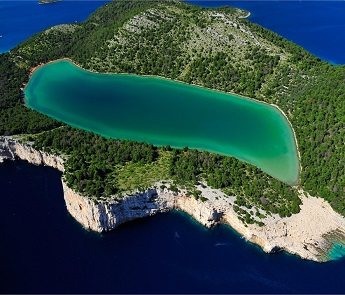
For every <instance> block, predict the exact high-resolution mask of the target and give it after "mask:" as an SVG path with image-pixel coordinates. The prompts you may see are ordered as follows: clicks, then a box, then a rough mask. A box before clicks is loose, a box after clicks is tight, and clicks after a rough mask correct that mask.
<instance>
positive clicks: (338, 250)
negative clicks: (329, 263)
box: [328, 243, 345, 260]
mask: <svg viewBox="0 0 345 295" xmlns="http://www.w3.org/2000/svg"><path fill="white" fill-rule="evenodd" d="M328 256H329V257H330V258H331V259H332V260H338V259H341V258H343V257H344V256H345V247H344V244H341V243H333V247H332V249H331V250H330V251H329V252H328Z"/></svg>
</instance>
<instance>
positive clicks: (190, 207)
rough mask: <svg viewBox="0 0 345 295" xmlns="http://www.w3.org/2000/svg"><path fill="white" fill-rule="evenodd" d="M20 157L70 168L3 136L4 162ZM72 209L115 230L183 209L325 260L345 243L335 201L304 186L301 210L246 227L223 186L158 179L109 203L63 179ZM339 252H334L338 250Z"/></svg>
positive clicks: (88, 225) (266, 245) (264, 242)
mask: <svg viewBox="0 0 345 295" xmlns="http://www.w3.org/2000/svg"><path fill="white" fill-rule="evenodd" d="M16 158H20V159H22V160H26V161H28V162H29V163H32V164H35V165H47V166H51V167H53V168H56V169H58V170H60V171H63V170H64V167H63V162H64V158H63V157H61V156H56V155H51V154H48V153H45V152H42V151H37V150H35V149H33V148H32V147H31V146H30V145H27V144H22V143H20V142H18V141H16V140H13V138H12V137H0V163H1V162H3V161H4V160H6V159H16ZM62 184H63V192H64V199H65V202H66V206H67V210H68V211H69V213H70V214H71V215H72V216H73V217H74V218H75V219H76V220H77V221H78V222H79V223H81V224H82V226H83V227H84V228H85V229H88V230H93V231H97V232H103V231H110V230H113V229H115V228H116V227H117V226H119V225H121V224H122V223H125V222H127V221H130V220H133V219H137V218H142V217H147V216H151V215H155V214H157V213H161V212H167V211H169V210H181V211H184V212H186V213H187V214H189V215H191V216H192V217H193V218H194V219H195V220H197V221H198V222H199V223H201V224H202V225H204V226H206V227H212V226H215V225H217V224H218V223H223V224H228V225H230V226H231V227H232V228H233V229H234V230H236V231H237V232H238V233H239V234H241V235H242V236H243V237H244V238H245V239H246V240H248V241H250V242H252V243H254V244H257V245H259V246H260V247H261V248H262V249H263V250H264V251H265V252H267V253H275V252H278V251H281V250H284V251H286V252H289V253H291V254H296V255H299V256H300V257H301V258H303V259H308V260H314V261H318V262H324V261H328V260H331V259H332V257H331V256H333V254H332V253H333V252H334V251H333V250H334V248H335V245H336V246H339V245H340V244H343V245H344V241H345V218H344V217H342V216H341V215H340V214H338V213H336V212H335V211H334V210H333V209H332V208H331V206H330V205H329V203H327V202H326V201H325V200H323V199H320V198H315V197H312V196H309V195H307V194H306V193H305V192H303V191H302V190H300V198H301V200H302V203H303V204H302V205H301V211H300V212H299V213H298V214H294V215H292V216H291V217H285V218H280V217H279V215H272V216H269V217H266V218H265V219H262V221H263V222H264V223H265V225H264V226H262V227H260V226H258V225H256V224H249V225H247V226H245V225H244V224H243V223H242V222H241V221H240V220H239V219H238V216H237V213H236V212H235V211H234V210H233V204H234V200H235V199H236V197H235V196H233V197H228V196H226V195H225V194H224V193H222V192H221V191H220V190H217V189H212V188H210V187H207V186H206V187H204V186H201V185H200V186H198V187H197V189H199V190H200V191H201V192H202V196H203V197H205V198H207V200H206V201H201V200H200V199H198V200H196V199H195V198H193V197H188V196H187V195H186V192H185V191H184V190H181V191H180V192H179V193H175V192H172V191H170V190H169V189H168V188H164V189H161V188H160V183H156V184H155V185H153V186H152V188H151V189H149V190H147V191H144V192H138V191H134V192H132V193H131V194H128V195H127V196H125V197H123V198H122V199H121V200H119V199H116V198H115V197H114V198H113V199H111V200H108V201H107V202H101V203H98V204H96V203H94V202H93V201H92V200H90V199H89V198H86V197H84V196H82V195H80V194H79V193H77V192H75V191H74V190H72V189H71V188H69V187H68V186H67V185H66V183H65V182H64V181H63V180H62ZM332 251H333V252H332Z"/></svg>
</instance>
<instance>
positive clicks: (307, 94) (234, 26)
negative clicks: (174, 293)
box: [0, 1, 345, 261]
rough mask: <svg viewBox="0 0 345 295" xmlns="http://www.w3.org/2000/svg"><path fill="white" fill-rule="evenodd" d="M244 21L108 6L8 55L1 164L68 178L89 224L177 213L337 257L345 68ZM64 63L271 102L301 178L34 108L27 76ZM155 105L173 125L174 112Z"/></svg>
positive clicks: (157, 5)
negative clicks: (286, 178)
mask: <svg viewBox="0 0 345 295" xmlns="http://www.w3.org/2000/svg"><path fill="white" fill-rule="evenodd" d="M247 15H248V13H247V12H246V11H243V10H240V9H235V8H231V7H220V8H217V9H214V8H208V9H206V8H200V7H197V6H193V5H189V4H185V3H183V2H179V1H152V2H151V1H131V2H123V1H114V2H112V3H107V4H106V5H104V6H103V7H101V8H100V9H98V10H97V11H96V12H95V13H94V14H92V15H91V16H90V17H89V19H88V20H87V21H86V22H84V23H80V24H69V25H59V26H55V27H52V28H50V29H48V30H46V31H43V32H42V33H40V34H37V35H35V36H33V37H31V38H30V39H28V40H26V41H25V42H23V43H22V44H20V45H19V46H17V47H16V48H14V49H13V50H11V51H10V52H9V53H6V54H2V55H0V68H1V71H0V73H1V74H0V83H1V85H3V87H2V88H1V93H0V103H1V112H0V120H1V122H2V124H1V125H0V134H2V135H3V136H2V138H1V141H0V159H1V160H5V159H15V158H16V157H19V158H21V159H26V160H28V161H29V162H30V163H33V164H37V165H39V164H44V165H49V166H52V167H55V168H57V169H59V170H61V171H63V179H62V181H63V187H64V197H65V201H66V205H67V209H68V210H69V212H70V213H71V215H72V216H74V217H75V218H76V219H77V220H78V221H79V222H80V223H81V224H83V226H84V227H85V228H87V229H91V230H95V231H107V230H111V229H113V228H115V227H117V226H118V225H120V224H122V223H123V222H126V221H128V220H132V219H135V218H139V217H145V216H150V215H153V214H156V213H159V212H165V211H168V210H172V209H178V210H183V211H185V212H187V213H189V214H190V215H192V216H193V217H194V218H195V219H197V220H198V221H199V222H200V223H202V224H203V225H205V226H213V225H215V224H217V223H219V222H222V223H226V224H229V225H230V226H232V227H233V228H234V229H235V230H236V231H238V232H239V233H241V234H242V235H243V236H244V237H245V238H246V239H247V240H249V241H251V242H253V243H256V244H258V245H260V246H261V247H262V248H263V249H264V250H265V251H266V252H269V253H272V252H276V251H279V250H286V251H288V252H290V253H293V254H297V255H299V256H301V257H303V258H306V259H311V260H315V261H327V260H329V259H332V255H331V254H330V253H331V251H332V249H333V248H334V245H343V244H344V240H345V238H344V237H345V219H344V217H343V216H344V214H345V211H344V210H345V209H344V194H345V179H344V175H345V173H344V172H345V171H344V169H345V168H344V167H345V165H344V159H343V155H344V152H345V151H344V144H343V136H344V129H343V126H345V125H344V117H343V116H342V115H341V114H342V113H343V111H345V106H344V98H343V97H342V96H343V95H342V94H343V93H345V85H344V83H343V81H344V79H345V69H344V67H340V66H338V67H336V66H333V65H330V64H328V63H326V62H322V61H321V60H320V59H318V58H316V57H314V56H313V55H311V54H310V53H308V52H306V51H305V50H304V49H303V48H301V47H299V46H297V45H295V44H293V43H291V42H289V41H287V40H285V39H283V38H282V37H280V36H278V35H277V34H275V33H273V32H271V31H269V30H266V29H264V28H262V27H260V26H258V25H256V24H253V23H251V22H249V21H248V20H246V19H245V18H244V17H245V16H247ZM61 58H69V59H70V60H72V61H73V62H74V63H76V64H78V65H79V66H80V67H81V68H83V69H86V70H89V71H92V72H98V73H131V74H137V75H151V76H160V77H165V78H169V79H171V80H175V81H180V82H184V83H187V84H194V85H198V86H202V87H204V88H209V89H214V90H219V91H223V92H227V93H236V94H238V95H243V96H246V97H250V98H253V99H255V100H259V101H262V102H265V103H267V104H274V105H276V106H277V107H278V108H279V109H280V110H281V112H282V113H283V114H284V115H285V116H286V119H287V121H288V122H289V123H290V124H291V127H292V131H293V132H294V136H295V138H296V140H297V144H298V150H299V159H300V165H301V169H300V170H301V171H300V175H299V179H298V181H297V182H296V183H293V184H288V183H285V182H282V181H280V180H278V179H276V178H273V177H272V176H270V175H268V174H266V173H265V172H263V171H261V170H260V169H259V168H258V167H256V166H253V165H251V164H248V163H246V162H243V161H241V160H239V159H236V158H234V157H230V156H225V155H219V154H216V153H212V152H208V151H205V150H195V149H191V148H188V147H185V148H183V149H181V148H180V149H177V148H172V147H170V145H163V146H155V145H153V144H152V143H151V142H148V143H145V142H135V141H129V140H126V138H123V139H121V140H120V139H118V138H105V137H102V136H101V135H97V134H94V133H92V132H90V131H83V130H80V129H75V128H72V127H69V126H66V125H65V124H63V123H62V122H59V121H56V120H54V119H52V118H49V117H47V116H45V115H43V114H40V113H38V112H36V111H34V110H32V109H30V108H28V107H26V106H25V105H24V104H25V101H26V98H25V97H24V94H23V92H22V91H23V90H24V87H25V85H26V84H27V83H28V82H29V78H30V71H31V70H32V69H33V68H35V67H37V66H38V65H41V64H45V63H47V62H49V61H54V60H57V59H61ZM4 73H6V75H4ZM8 77H10V79H8ZM329 85H331V86H332V87H329ZM52 86H53V85H52ZM66 87H67V86H66ZM19 89H21V90H22V91H19ZM143 110H145V108H143ZM159 111H160V112H163V113H164V114H165V117H166V118H167V119H169V120H171V122H173V121H174V118H175V117H176V116H175V114H174V113H171V112H169V109H167V108H163V107H162V108H161V109H160V110H159ZM175 113H176V112H175ZM122 115H123V120H131V119H132V118H131V114H130V113H124V114H122ZM186 116H188V114H186ZM141 118H142V120H148V119H151V118H152V119H154V118H155V112H150V111H147V110H145V111H143V114H142V117H141ZM200 120H203V121H205V122H207V118H205V117H203V118H200ZM67 123H68V122H67ZM157 124H159V122H157ZM127 139H129V138H127ZM172 145H173V143H172ZM192 147H193V146H192ZM268 157H269V155H268Z"/></svg>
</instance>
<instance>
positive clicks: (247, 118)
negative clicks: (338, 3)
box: [24, 60, 300, 184]
mask: <svg viewBox="0 0 345 295" xmlns="http://www.w3.org/2000/svg"><path fill="white" fill-rule="evenodd" d="M24 94H25V102H26V105H27V106H28V107H30V108H32V109H34V110H36V111H38V112H41V113H43V114H46V115H48V116H50V117H53V118H55V119H57V120H60V121H63V122H65V123H67V124H69V125H71V126H74V127H77V128H81V129H84V130H88V131H92V132H95V133H98V134H101V135H102V136H105V137H111V138H119V139H129V140H135V141H145V142H148V143H152V144H155V145H158V146H160V145H168V144H169V145H171V146H172V147H176V148H182V147H185V146H188V147H189V148H196V149H200V150H207V151H210V152H215V153H218V154H222V155H228V156H234V157H236V158H238V159H239V160H242V161H245V162H247V163H250V164H253V165H255V166H257V167H259V168H260V169H261V170H263V171H264V172H266V173H268V174H269V175H271V176H273V177H275V178H277V179H279V180H281V181H284V182H286V183H288V184H295V183H296V182H297V180H298V177H299V169H300V168H299V158H298V152H297V146H296V142H295V138H294V134H293V130H292V128H291V126H290V125H289V123H288V121H287V120H286V118H285V117H284V116H283V114H282V113H281V112H280V111H279V110H278V109H277V108H275V107H273V106H270V105H267V104H264V103H260V102H257V101H254V100H250V99H246V98H243V97H240V96H236V95H230V94H228V93H223V92H218V91H213V90H209V89H205V88H201V87H197V86H192V85H187V84H183V83H180V82H174V81H170V80H166V79H162V78H156V77H143V76H137V75H128V74H98V73H92V72H89V71H86V70H83V69H81V68H79V67H77V66H75V65H74V64H73V63H71V62H70V61H67V60H59V61H55V62H52V63H49V64H46V65H44V66H42V67H40V68H38V69H37V70H36V71H35V72H34V73H33V75H32V76H31V78H30V80H29V83H28V84H27V86H26V88H25V90H24Z"/></svg>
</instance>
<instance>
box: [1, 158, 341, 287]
mask: <svg viewBox="0 0 345 295" xmlns="http://www.w3.org/2000/svg"><path fill="white" fill-rule="evenodd" d="M0 187H1V198H2V202H1V208H2V212H1V215H0V232H1V243H0V261H1V263H0V278H1V280H0V292H1V293H343V292H344V290H345V280H344V279H343V274H344V271H345V261H344V259H343V260H339V261H333V262H329V263H325V264H319V263H315V262H310V261H304V260H301V259H299V258H298V257H295V256H291V255H287V254H284V253H279V254H274V255H268V254H264V253H263V252H262V251H261V250H260V249H259V248H258V247H257V246H254V245H252V244H250V243H248V242H246V241H245V240H243V239H241V238H240V236H239V235H237V234H235V233H234V232H233V231H232V230H231V229H229V228H228V227H226V226H220V227H217V228H215V229H212V230H208V229H205V228H203V227H202V226H200V225H199V224H197V223H196V222H195V221H193V220H192V219H191V218H190V217H189V216H187V215H185V214H181V213H176V212H175V213H168V214H161V215H157V216H155V217H151V218H145V219H141V220H139V221H134V222H130V223H128V224H125V225H123V226H121V227H119V228H118V229H117V230H115V231H113V232H110V233H107V234H102V235H101V234H96V233H92V232H88V231H85V230H84V229H82V227H81V226H80V225H79V224H78V223H77V222H75V221H74V219H73V218H72V217H71V216H70V215H69V214H68V212H67V211H66V208H65V204H64V200H63V194H62V185H61V182H60V173H59V172H58V171H56V170H54V169H52V168H48V167H36V166H33V165H29V164H27V163H26V162H24V161H16V162H13V161H12V162H6V163H5V164H3V165H0Z"/></svg>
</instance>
